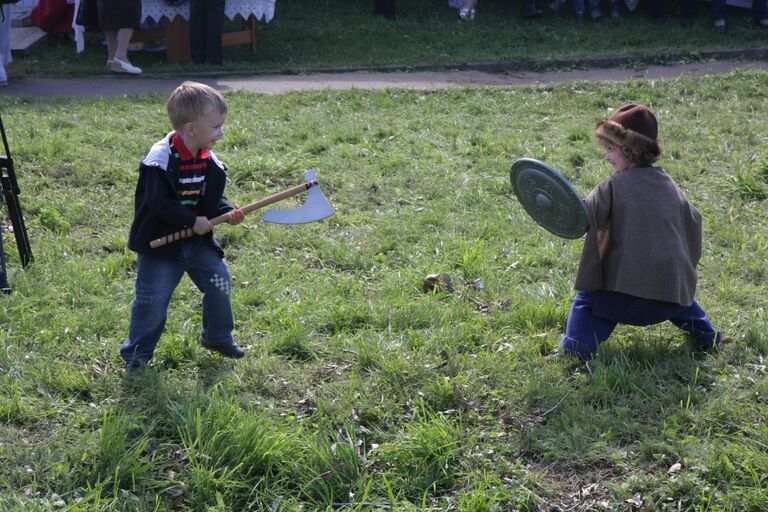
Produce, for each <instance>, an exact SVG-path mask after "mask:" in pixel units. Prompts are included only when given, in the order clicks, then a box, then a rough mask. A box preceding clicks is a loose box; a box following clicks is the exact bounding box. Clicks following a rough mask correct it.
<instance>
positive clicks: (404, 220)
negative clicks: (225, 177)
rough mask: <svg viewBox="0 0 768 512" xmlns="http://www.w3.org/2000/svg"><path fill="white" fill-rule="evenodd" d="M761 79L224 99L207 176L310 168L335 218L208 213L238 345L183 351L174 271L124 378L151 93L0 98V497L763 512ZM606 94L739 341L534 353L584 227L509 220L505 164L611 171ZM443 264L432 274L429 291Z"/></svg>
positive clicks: (182, 291)
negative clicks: (265, 218) (536, 162)
mask: <svg viewBox="0 0 768 512" xmlns="http://www.w3.org/2000/svg"><path fill="white" fill-rule="evenodd" d="M286 3H287V2H286ZM326 5H328V7H327V8H328V9H329V10H330V6H331V5H333V3H332V2H328V3H327V4H326ZM499 8H500V7H499ZM489 10H490V6H489ZM483 12H484V11H483ZM435 16H436V17H439V16H442V14H439V15H438V14H435ZM482 19H483V18H481V20H482ZM375 23H378V22H375ZM382 23H383V22H382ZM456 26H457V27H463V28H466V26H465V25H458V24H457V25H456ZM481 26H482V25H481V24H480V22H478V24H477V25H476V26H475V27H469V28H466V30H479V28H476V27H481ZM766 83H768V74H766V73H764V72H742V73H737V74H731V75H728V76H720V77H709V78H695V79H694V78H680V79H675V80H663V81H661V80H660V81H629V82H625V83H621V84H615V83H570V84H563V85H557V86H540V87H527V88H526V87H523V88H493V89H491V88H487V89H486V88H467V89H460V90H442V91H435V92H402V91H398V90H388V91H378V92H366V91H351V92H318V93H301V94H287V95H280V96H261V95H255V94H250V93H242V92H237V93H228V94H227V96H226V97H227V99H228V101H229V103H230V116H229V120H228V123H227V126H226V137H225V140H224V141H223V142H222V143H221V144H220V146H219V147H217V154H218V156H219V157H220V158H221V159H222V160H223V161H225V162H226V163H228V165H229V174H230V177H231V183H230V184H229V188H228V197H229V198H230V199H231V200H232V201H236V202H240V203H243V204H244V203H248V202H253V201H255V200H257V199H260V198H262V197H265V196H267V195H270V194H272V193H274V192H275V191H277V190H278V189H282V188H287V187H289V186H293V185H295V184H297V183H299V182H300V181H301V179H302V178H301V176H302V170H303V169H305V168H314V169H316V170H317V172H318V175H319V179H320V180H321V183H322V189H323V190H324V192H325V194H326V195H327V196H328V197H329V199H330V200H331V202H332V203H333V205H334V206H335V208H336V209H337V214H336V215H335V216H333V217H331V218H330V219H328V220H327V221H324V222H322V223H315V224H308V225H302V226H281V225H270V224H265V223H260V222H259V221H258V218H257V216H255V215H253V216H249V217H248V218H246V221H245V223H244V224H242V225H240V226H236V227H235V226H221V227H217V228H216V231H217V234H218V236H219V237H220V239H221V240H222V242H223V243H224V245H225V247H226V251H227V254H228V261H229V263H230V267H231V270H232V273H233V275H234V276H235V286H234V290H233V295H232V300H233V307H234V311H235V318H236V323H237V326H236V335H237V338H238V340H239V342H240V343H241V345H243V346H245V347H247V349H248V355H247V356H246V358H245V359H244V360H242V361H239V362H237V363H232V362H230V361H228V360H223V359H221V358H218V357H216V356H213V355H211V354H209V353H208V352H207V351H205V350H203V349H202V348H201V347H200V346H199V345H198V341H197V340H198V335H199V328H200V294H199V293H198V292H197V291H196V290H195V289H194V287H193V285H192V284H191V282H190V281H188V280H187V279H186V278H185V280H184V281H182V284H181V286H180V287H179V288H178V290H177V292H176V294H175V296H174V299H173V302H172V306H171V311H170V317H169V320H168V324H167V328H166V333H165V335H164V336H163V339H162V340H161V342H160V344H159V346H158V351H157V353H156V357H155V359H154V361H153V366H152V367H151V368H149V369H148V370H147V371H145V372H143V373H142V374H140V375H139V376H138V377H137V378H134V379H131V378H127V377H126V375H124V373H123V371H122V367H121V362H120V359H119V357H118V355H117V351H118V347H119V345H120V343H121V342H122V341H123V339H124V337H125V335H126V331H127V327H128V317H129V307H130V302H131V300H132V298H133V284H134V279H135V261H136V258H135V255H134V254H133V253H131V252H130V251H129V250H128V249H127V248H126V236H127V231H128V227H129V225H130V221H131V217H132V194H133V188H134V185H135V180H136V167H137V165H138V161H139V159H140V157H141V156H142V155H143V154H144V153H145V152H146V151H147V150H148V149H149V147H150V146H151V144H152V143H153V142H155V141H156V140H158V139H159V138H161V137H162V136H163V135H164V134H165V132H166V127H167V120H166V118H165V114H164V112H165V100H166V98H165V97H161V96H158V95H154V96H146V97H129V98H109V99H85V100H70V99H58V100H46V99H35V100H31V99H25V98H9V97H0V110H1V111H2V113H3V119H4V121H5V127H6V130H7V132H8V136H9V138H10V143H11V147H12V151H13V153H14V157H15V160H16V164H17V173H18V176H19V182H20V186H21V189H22V195H21V201H22V206H23V208H24V213H25V218H26V221H27V225H28V228H29V232H30V236H31V242H32V249H33V252H34V255H35V262H34V263H33V264H32V265H30V266H29V267H28V268H27V269H26V270H23V271H22V270H21V269H20V268H19V264H18V254H16V251H15V247H14V245H13V240H12V237H11V236H10V234H9V233H5V235H6V250H7V253H8V255H9V270H10V279H11V284H12V285H13V287H14V289H15V290H14V293H13V294H11V295H8V296H4V297H2V298H0V301H2V308H0V468H2V469H0V510H3V511H5V510H8V511H11V510H32V511H38V510H39V511H45V510H71V511H107V510H127V511H145V510H162V511H165V510H210V511H240V510H263V511H267V510H269V511H275V510H279V511H292V510H375V509H385V510H386V509H389V510H461V511H493V510H499V511H501V510H529V511H534V510H561V509H568V510H609V509H610V510H630V509H634V508H637V507H641V508H642V510H675V511H677V510H691V511H693V510H696V511H703V510H729V511H730V510H732V511H744V510H751V511H757V510H763V509H764V507H765V503H766V502H767V501H768V482H767V481H766V475H767V474H768V454H767V453H768V452H767V450H766V446H768V425H766V423H765V418H766V416H767V415H768V405H767V402H766V396H767V395H768V375H766V357H768V331H766V328H767V327H768V324H767V319H766V311H765V305H766V298H767V297H766V287H765V282H766V277H767V276H768V265H767V264H766V262H765V254H766V250H767V249H768V233H767V232H766V227H765V218H766V216H767V215H768V206H767V205H768V203H766V201H765V198H766V195H768V151H767V150H766V140H767V139H768V129H766V125H765V119H766V118H768V88H766ZM627 100H637V101H642V102H646V103H648V104H650V105H651V106H652V107H653V108H654V109H655V110H656V112H657V113H658V115H659V118H660V123H661V138H662V139H663V141H664V143H665V145H666V148H667V149H666V153H665V154H664V156H663V158H662V160H661V164H662V165H663V166H664V167H665V168H666V169H667V170H668V172H670V173H671V174H672V175H673V176H674V177H675V179H676V180H677V181H678V183H679V184H680V185H681V186H682V187H683V188H684V189H685V190H686V192H687V193H688V194H689V197H690V199H691V200H692V202H693V203H694V204H695V205H697V206H698V208H699V209H700V210H701V212H702V214H703V216H704V219H705V244H704V256H703V259H702V262H701V265H700V282H699V288H698V293H697V296H698V299H699V301H700V302H701V303H702V305H703V307H704V308H705V309H706V310H707V312H708V313H709V314H710V315H711V317H712V318H713V321H714V322H715V324H716V325H717V326H719V327H720V328H721V329H722V330H723V331H724V333H725V334H726V335H727V336H730V337H732V338H733V339H734V341H735V343H734V344H731V345H728V346H726V347H725V348H724V349H723V350H722V351H720V352H719V353H716V354H711V355H704V354H697V353H694V352H693V350H692V348H691V346H690V344H689V343H688V341H687V340H686V339H685V337H684V336H683V334H682V333H681V331H679V330H676V329H675V328H674V327H672V326H671V325H660V326H654V327H649V328H629V327H620V328H619V329H617V331H616V332H615V333H614V335H613V336H612V338H611V339H610V340H609V342H608V343H606V344H605V345H604V346H603V348H602V349H601V351H600V353H599V356H598V358H597V360H596V361H595V362H594V363H591V364H590V365H589V366H579V365H571V364H568V363H567V362H556V363H549V364H548V363H546V362H545V361H544V359H543V357H542V355H544V354H547V353H549V352H550V351H552V350H554V349H555V348H556V347H557V345H558V342H559V338H560V335H561V333H562V331H563V328H564V323H565V320H566V315H567V312H568V308H569V305H570V300H571V297H572V295H573V290H572V283H573V278H574V273H575V269H576V265H577V262H578V256H579V253H580V249H581V241H566V240H563V239H558V238H555V237H553V236H551V235H549V234H548V233H547V232H545V231H544V230H542V229H540V228H538V227H537V226H536V225H534V223H533V222H532V221H531V220H530V219H529V218H528V217H527V216H526V214H525V213H524V211H523V210H522V208H521V207H520V205H519V204H518V203H517V202H516V200H515V199H514V198H513V196H512V191H511V185H510V183H509V179H508V170H509V166H510V164H511V162H512V161H513V160H514V159H516V158H518V157H521V156H532V157H536V158H539V159H542V160H545V161H547V162H549V163H551V164H552V165H553V166H555V167H556V168H557V169H559V170H560V171H561V172H562V173H563V174H564V175H565V176H567V177H568V178H569V179H570V180H572V182H573V183H574V185H575V187H576V188H577V189H578V190H579V191H580V192H581V193H582V194H586V192H588V191H589V190H590V189H591V188H592V187H593V186H594V185H596V184H597V183H598V182H599V181H600V180H601V179H603V178H605V177H606V176H607V175H608V174H609V172H610V169H609V166H608V164H607V163H606V162H604V161H603V160H602V156H601V154H600V152H599V150H598V148H597V146H596V145H595V143H594V142H593V141H592V135H591V131H592V127H593V126H594V122H595V121H596V120H597V119H600V118H602V117H604V116H606V115H608V114H609V112H610V110H609V109H610V108H611V107H615V106H618V105H620V104H622V103H623V102H625V101H627ZM290 204H293V203H292V201H287V202H286V206H288V205H290ZM440 273H445V274H448V275H450V276H451V278H452V281H453V283H454V285H455V290H454V291H449V290H447V289H446V288H444V287H443V288H438V289H437V290H433V291H425V290H424V288H423V283H424V280H425V277H426V276H427V275H429V274H440ZM557 507H561V508H557Z"/></svg>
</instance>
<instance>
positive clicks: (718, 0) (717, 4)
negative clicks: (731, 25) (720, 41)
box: [712, 0, 727, 34]
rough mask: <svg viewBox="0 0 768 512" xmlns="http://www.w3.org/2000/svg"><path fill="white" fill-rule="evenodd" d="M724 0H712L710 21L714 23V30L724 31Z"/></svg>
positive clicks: (721, 32) (719, 32)
mask: <svg viewBox="0 0 768 512" xmlns="http://www.w3.org/2000/svg"><path fill="white" fill-rule="evenodd" d="M726 7H727V6H726V4H725V0H712V21H713V22H714V25H715V32H717V33H718V34H723V33H725V10H726Z"/></svg>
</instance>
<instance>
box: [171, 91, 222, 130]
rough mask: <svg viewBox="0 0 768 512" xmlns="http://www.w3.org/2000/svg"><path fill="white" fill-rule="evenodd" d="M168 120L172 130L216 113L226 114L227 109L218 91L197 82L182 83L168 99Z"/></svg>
mask: <svg viewBox="0 0 768 512" xmlns="http://www.w3.org/2000/svg"><path fill="white" fill-rule="evenodd" d="M167 108H168V119H170V120H171V125H172V126H173V129H174V130H178V129H179V128H181V127H182V126H184V124H186V123H189V122H193V121H196V120H197V119H198V118H200V117H202V116H205V115H207V114H209V113H210V112H212V111H214V110H215V111H217V112H218V113H219V114H226V113H227V110H228V107H227V102H226V101H225V100H224V96H222V95H221V93H220V92H219V91H217V90H216V89H214V88H213V87H210V86H208V85H205V84H201V83H198V82H190V81H187V82H184V83H183V84H181V85H180V86H178V87H177V88H176V90H175V91H173V92H172V93H171V96H170V98H168V106H167Z"/></svg>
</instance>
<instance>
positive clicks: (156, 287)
mask: <svg viewBox="0 0 768 512" xmlns="http://www.w3.org/2000/svg"><path fill="white" fill-rule="evenodd" d="M174 243H178V244H181V256H180V257H179V259H175V260H174V259H166V258H158V257H155V256H151V255H148V254H139V260H138V266H137V276H136V297H135V299H134V300H133V303H132V304H131V325H130V328H129V331H128V339H127V340H126V341H125V343H123V345H122V346H121V347H120V356H121V357H122V358H123V360H124V361H125V362H126V363H127V364H128V365H129V366H143V365H146V364H147V363H148V362H149V360H150V359H152V355H153V354H154V352H155V347H156V346H157V342H158V341H159V340H160V335H161V334H162V333H163V328H164V327H165V321H166V318H167V317H168V304H169V302H170V300H171V295H173V291H174V290H175V289H176V286H178V284H179V282H180V281H181V278H182V277H183V276H184V273H185V272H186V273H187V274H189V277H190V278H191V279H192V281H193V282H194V283H195V285H196V286H197V288H198V289H199V290H200V291H201V292H203V328H202V334H201V341H202V343H203V344H204V345H206V346H210V347H220V346H227V345H231V344H233V343H234V339H233V338H232V330H233V329H234V326H235V325H234V319H233V317H232V306H231V304H230V292H231V290H232V277H231V276H230V274H229V268H228V267H227V263H226V262H225V261H224V260H223V259H222V258H221V256H220V255H219V252H218V251H217V249H216V248H215V247H214V246H213V245H212V244H211V241H210V239H209V238H208V237H202V236H195V237H192V238H190V239H188V240H183V241H180V242H174Z"/></svg>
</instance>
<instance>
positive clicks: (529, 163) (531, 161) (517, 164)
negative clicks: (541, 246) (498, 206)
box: [509, 158, 587, 240]
mask: <svg viewBox="0 0 768 512" xmlns="http://www.w3.org/2000/svg"><path fill="white" fill-rule="evenodd" d="M531 167H533V168H534V169H536V170H538V171H542V172H545V173H548V174H550V175H552V177H553V178H556V179H557V182H558V185H560V186H562V188H563V189H564V191H565V192H566V194H567V195H571V196H572V197H574V198H575V199H577V200H578V201H574V205H575V206H576V205H577V206H576V210H577V211H576V212H575V215H578V216H579V222H578V223H577V224H576V229H574V230H568V231H564V230H561V229H558V228H557V227H556V226H551V225H547V224H546V223H544V222H543V221H542V220H541V219H539V218H537V217H536V216H535V215H534V213H533V212H532V209H531V208H530V206H529V205H528V204H526V202H525V201H523V200H522V199H521V196H520V191H519V190H518V187H517V183H516V180H515V176H516V175H517V174H518V173H519V172H520V171H521V170H522V169H530V168H531ZM509 179H510V181H511V182H512V189H513V190H514V192H515V196H516V197H517V200H518V202H519V203H520V204H521V205H522V206H523V209H524V210H525V211H526V213H527V214H528V216H529V217H531V218H532V219H533V220H534V221H536V223H537V224H538V225H539V226H541V227H543V228H544V229H546V230H547V231H549V232H550V233H552V234H553V235H555V236H559V237H561V238H567V239H570V240H575V239H577V238H581V237H582V236H584V234H586V232H587V208H586V206H585V205H584V200H583V199H582V197H581V195H580V194H579V192H578V191H577V190H576V189H575V188H574V187H573V185H572V184H571V182H570V181H568V179H566V178H565V177H564V176H563V175H562V174H560V173H559V172H557V171H556V170H555V169H554V168H552V166H550V165H548V164H546V163H544V162H542V161H540V160H536V159H535V158H518V159H517V160H515V161H514V162H513V163H512V167H511V169H510V171H509Z"/></svg>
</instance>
